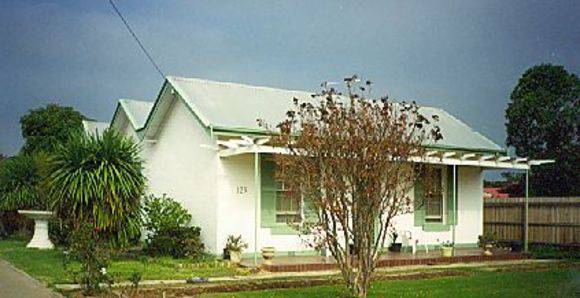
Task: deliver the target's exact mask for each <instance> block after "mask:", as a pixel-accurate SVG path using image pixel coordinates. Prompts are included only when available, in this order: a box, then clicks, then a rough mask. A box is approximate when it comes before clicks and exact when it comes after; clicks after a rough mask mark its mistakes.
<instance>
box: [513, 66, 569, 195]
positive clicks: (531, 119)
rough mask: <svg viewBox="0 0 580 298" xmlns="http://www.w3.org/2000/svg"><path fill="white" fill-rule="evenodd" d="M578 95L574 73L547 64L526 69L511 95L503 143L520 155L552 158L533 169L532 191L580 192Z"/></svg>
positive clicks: (553, 193) (543, 192) (540, 193)
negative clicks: (547, 163) (549, 162)
mask: <svg viewBox="0 0 580 298" xmlns="http://www.w3.org/2000/svg"><path fill="white" fill-rule="evenodd" d="M579 97H580V79H579V78H578V76H577V75H575V74H572V73H568V72H567V71H566V69H564V67H563V66H556V65H551V64H541V65H537V66H534V67H532V68H530V69H528V70H527V71H526V72H525V73H524V74H523V76H522V77H521V78H520V80H519V81H518V84H517V86H516V87H515V88H514V90H513V91H512V93H511V102H510V103H509V106H508V108H507V110H506V118H507V124H506V126H507V135H508V136H507V144H508V145H510V146H513V147H514V148H515V150H516V154H518V155H520V156H529V157H531V158H535V159H555V160H556V162H555V163H554V164H550V165H544V166H541V167H539V168H538V169H535V170H534V171H533V172H532V179H531V186H532V191H533V193H534V194H535V195H546V196H548V195H549V196H567V195H578V194H580V171H578V164H579V163H578V162H579V161H580V148H579V143H578V140H579V135H580V132H579V131H578V124H579V123H580V107H579V101H578V99H579Z"/></svg>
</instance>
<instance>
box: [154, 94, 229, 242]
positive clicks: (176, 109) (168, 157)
mask: <svg viewBox="0 0 580 298" xmlns="http://www.w3.org/2000/svg"><path fill="white" fill-rule="evenodd" d="M153 141H154V142H148V141H146V143H145V144H144V146H146V147H147V148H146V164H145V168H146V169H145V173H146V176H147V179H148V192H149V193H152V194H156V195H162V194H164V193H165V194H167V195H168V196H170V197H172V198H173V199H175V200H176V201H178V202H180V203H181V204H182V205H183V206H184V207H185V208H187V209H188V210H189V212H190V213H191V214H192V216H193V219H192V224H193V225H196V226H199V227H201V232H202V238H203V242H204V243H205V245H206V249H207V250H208V251H210V252H216V251H217V250H218V249H221V248H217V246H216V239H217V238H216V228H217V220H218V212H217V201H216V197H217V189H218V188H217V179H218V174H217V168H218V157H217V154H216V151H215V150H214V149H211V148H209V147H211V146H213V147H215V146H216V145H215V141H213V140H212V139H211V138H210V136H209V135H208V134H207V132H206V131H205V130H204V129H203V128H202V126H200V125H199V123H198V122H197V120H195V118H194V117H193V116H192V114H191V112H190V111H189V110H188V109H187V107H186V106H185V105H184V104H183V102H182V101H181V100H178V99H175V100H174V102H173V105H172V107H171V108H170V109H169V111H168V112H167V114H166V115H165V118H164V120H163V122H162V124H161V126H160V129H159V131H158V133H157V135H156V136H155V137H154V138H153ZM147 142H148V143H147ZM203 144H205V145H207V146H203Z"/></svg>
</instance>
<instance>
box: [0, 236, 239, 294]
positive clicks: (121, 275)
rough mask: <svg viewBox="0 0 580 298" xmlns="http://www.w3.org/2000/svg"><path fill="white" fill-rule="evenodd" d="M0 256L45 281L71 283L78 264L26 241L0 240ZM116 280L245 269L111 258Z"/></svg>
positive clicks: (211, 262) (235, 272) (220, 264)
mask: <svg viewBox="0 0 580 298" xmlns="http://www.w3.org/2000/svg"><path fill="white" fill-rule="evenodd" d="M0 258H2V259H5V260H7V261H8V262H10V263H12V265H14V266H15V267H17V268H19V269H21V270H23V271H25V272H27V273H28V274H30V275H31V276H33V277H34V278H36V279H38V280H40V281H42V282H43V283H45V284H47V285H53V284H58V283H72V282H74V277H73V275H72V273H71V271H72V270H74V269H75V268H78V266H79V264H77V263H72V264H69V265H67V268H65V266H64V259H65V257H64V254H63V252H62V251H61V250H60V249H55V250H37V249H27V248H26V242H22V241H14V240H2V241H0ZM107 272H108V274H111V275H112V276H113V277H114V278H115V279H116V280H117V281H122V280H127V279H128V278H129V277H130V276H131V274H133V273H134V272H139V273H141V274H142V279H143V280H163V279H186V278H190V277H209V276H231V275H242V274H244V273H246V272H245V271H243V270H240V269H236V268H230V267H228V266H227V264H226V263H223V262H217V261H214V260H206V261H203V262H194V261H192V260H190V259H172V258H165V257H164V258H149V257H141V258H128V257H125V258H114V259H113V260H112V262H111V265H110V267H109V268H108V269H107Z"/></svg>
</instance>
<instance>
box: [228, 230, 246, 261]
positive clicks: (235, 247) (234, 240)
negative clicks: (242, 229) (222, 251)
mask: <svg viewBox="0 0 580 298" xmlns="http://www.w3.org/2000/svg"><path fill="white" fill-rule="evenodd" d="M246 248H248V244H247V243H246V242H244V240H242V235H238V236H234V235H229V236H228V239H227V241H226V249H227V251H228V252H229V255H230V262H232V263H233V264H239V263H240V261H241V260H242V250H243V249H246Z"/></svg>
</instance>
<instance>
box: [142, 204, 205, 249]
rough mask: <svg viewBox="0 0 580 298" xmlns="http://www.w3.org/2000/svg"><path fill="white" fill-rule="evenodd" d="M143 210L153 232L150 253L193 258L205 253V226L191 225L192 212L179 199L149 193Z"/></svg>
mask: <svg viewBox="0 0 580 298" xmlns="http://www.w3.org/2000/svg"><path fill="white" fill-rule="evenodd" d="M143 210H144V214H145V218H144V226H145V228H146V229H147V230H148V232H149V235H148V237H147V252H148V253H149V254H150V255H153V256H172V257H174V258H182V257H190V258H193V259H198V258H200V257H201V256H202V254H203V250H204V245H203V242H202V241H201V229H200V228H198V227H188V226H187V225H188V224H189V222H190V221H191V214H189V213H188V212H187V210H186V209H185V208H183V207H182V206H181V205H180V204H179V203H178V202H176V201H174V200H173V199H172V198H170V197H167V196H166V195H163V196H162V197H155V196H149V197H147V199H146V200H145V203H144V206H143Z"/></svg>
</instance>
